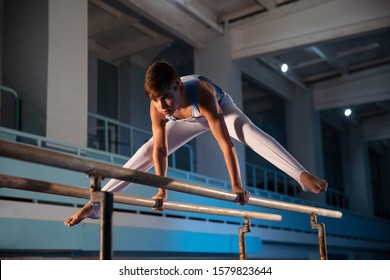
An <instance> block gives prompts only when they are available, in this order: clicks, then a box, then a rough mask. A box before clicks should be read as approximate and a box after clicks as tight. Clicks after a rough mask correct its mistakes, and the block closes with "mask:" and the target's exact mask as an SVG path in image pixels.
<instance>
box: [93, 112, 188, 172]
mask: <svg viewBox="0 0 390 280" xmlns="http://www.w3.org/2000/svg"><path fill="white" fill-rule="evenodd" d="M88 118H89V120H88V123H89V130H91V129H92V130H93V131H94V132H95V133H96V134H98V133H97V132H98V131H99V130H101V131H102V132H103V136H102V137H100V136H96V137H97V139H95V141H98V142H99V143H100V141H101V140H102V141H101V142H102V143H103V144H102V145H100V144H95V145H93V146H94V147H92V148H98V149H100V150H103V151H105V152H113V153H116V154H122V155H123V154H126V152H127V156H132V155H133V154H134V153H135V152H136V151H137V149H138V148H139V147H140V146H141V145H142V144H143V143H145V142H146V141H148V140H149V139H150V138H151V137H152V134H151V133H150V131H147V130H143V129H140V128H137V127H134V126H131V125H128V124H125V123H123V122H120V121H117V120H115V119H112V118H107V117H104V116H101V115H98V114H94V113H88ZM94 122H96V124H94ZM91 127H92V128H91ZM136 135H140V136H141V137H138V139H137V137H136ZM101 138H102V139H101ZM112 139H116V140H112ZM118 139H121V140H118ZM137 140H138V141H137ZM88 142H89V143H92V142H94V141H92V140H91V139H89V141H88ZM90 145H92V144H90ZM119 150H124V151H126V152H123V151H122V152H120V151H119ZM180 150H181V151H183V150H186V151H187V152H188V157H186V159H187V160H188V162H187V165H188V169H189V170H188V171H190V172H194V170H195V167H194V152H193V149H192V147H191V146H190V145H188V144H185V145H183V146H182V147H181V148H180ZM177 152H178V151H176V152H174V153H172V154H171V155H170V156H169V157H170V166H171V167H173V168H177V161H176V157H177V154H176V153H177Z"/></svg>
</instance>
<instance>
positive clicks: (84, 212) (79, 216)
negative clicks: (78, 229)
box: [64, 202, 93, 227]
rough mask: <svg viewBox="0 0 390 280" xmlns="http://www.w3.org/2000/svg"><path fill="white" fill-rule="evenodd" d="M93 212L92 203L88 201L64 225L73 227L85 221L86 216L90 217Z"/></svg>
mask: <svg viewBox="0 0 390 280" xmlns="http://www.w3.org/2000/svg"><path fill="white" fill-rule="evenodd" d="M92 212H93V207H92V203H91V202H88V203H87V204H85V205H84V206H83V208H81V209H80V210H79V211H77V212H76V213H75V214H74V215H73V216H72V217H70V218H68V219H67V220H66V221H65V222H64V225H66V226H67V227H72V226H74V225H77V224H78V223H80V222H81V221H83V220H84V219H85V218H88V217H89V216H90V215H91V214H92Z"/></svg>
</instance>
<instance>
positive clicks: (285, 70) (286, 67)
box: [280, 63, 288, 73]
mask: <svg viewBox="0 0 390 280" xmlns="http://www.w3.org/2000/svg"><path fill="white" fill-rule="evenodd" d="M280 70H282V72H283V73H286V72H287V70H288V65H287V64H286V63H284V64H283V65H282V67H280Z"/></svg>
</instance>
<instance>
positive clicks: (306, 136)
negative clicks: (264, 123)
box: [286, 91, 326, 202]
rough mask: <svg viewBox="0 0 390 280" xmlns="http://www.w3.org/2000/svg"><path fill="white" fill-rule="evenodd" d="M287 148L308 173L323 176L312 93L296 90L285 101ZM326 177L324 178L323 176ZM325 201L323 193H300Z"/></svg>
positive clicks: (319, 131) (318, 129)
mask: <svg viewBox="0 0 390 280" xmlns="http://www.w3.org/2000/svg"><path fill="white" fill-rule="evenodd" d="M286 129H287V149H288V151H289V152H290V153H291V155H293V156H294V157H295V158H296V159H297V160H298V162H300V163H301V164H302V165H303V167H305V168H306V170H308V171H309V172H310V173H312V174H315V175H316V176H318V177H320V178H324V167H323V155H322V140H321V121H320V113H319V112H316V111H314V109H313V99H312V95H311V94H309V93H303V92H300V91H297V92H296V93H295V95H294V99H293V100H291V101H289V102H287V103H286ZM325 179H326V178H325ZM302 197H303V198H305V199H311V200H316V201H322V202H324V201H325V195H321V196H313V195H306V194H303V195H302Z"/></svg>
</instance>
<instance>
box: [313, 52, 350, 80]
mask: <svg viewBox="0 0 390 280" xmlns="http://www.w3.org/2000/svg"><path fill="white" fill-rule="evenodd" d="M306 49H307V50H308V51H310V52H312V53H314V54H316V55H317V56H319V57H320V58H321V59H322V60H323V61H325V62H326V63H328V64H329V65H330V66H332V67H333V68H334V69H336V70H337V71H339V72H340V73H341V74H342V75H347V74H348V67H347V66H346V65H343V64H342V63H341V62H340V60H338V59H337V58H336V56H335V54H333V53H331V52H330V51H329V50H327V49H326V48H325V47H318V46H311V47H308V48H306Z"/></svg>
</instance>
